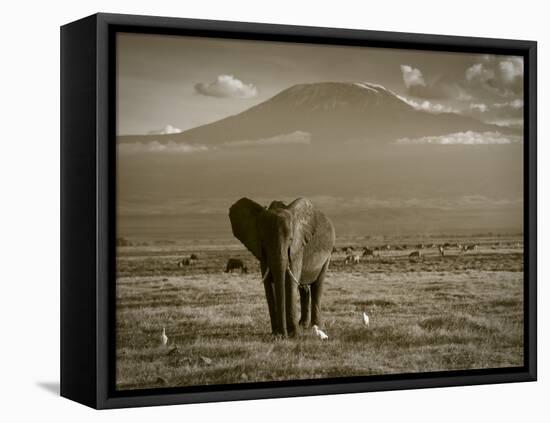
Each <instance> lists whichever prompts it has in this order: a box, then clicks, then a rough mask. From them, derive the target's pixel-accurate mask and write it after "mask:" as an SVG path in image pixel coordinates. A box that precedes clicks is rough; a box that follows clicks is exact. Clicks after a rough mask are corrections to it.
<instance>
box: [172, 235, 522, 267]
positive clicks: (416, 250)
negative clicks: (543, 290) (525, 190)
mask: <svg viewBox="0 0 550 423" xmlns="http://www.w3.org/2000/svg"><path fill="white" fill-rule="evenodd" d="M506 246H508V247H511V248H520V247H521V246H522V245H521V244H520V243H508V244H505V243H503V242H496V243H494V244H492V245H490V248H491V249H496V248H502V247H506ZM429 248H431V249H436V250H437V252H438V253H439V256H440V257H445V254H446V251H447V250H449V249H455V250H458V252H459V253H461V254H465V253H467V252H470V251H476V250H477V249H478V248H479V244H478V243H471V244H459V243H458V242H445V243H442V244H435V243H430V244H424V243H418V244H395V245H390V244H382V245H377V246H373V247H369V246H364V247H363V248H362V249H361V247H358V246H353V245H346V246H344V247H339V248H337V247H333V248H332V254H333V256H334V255H336V254H338V253H339V252H342V253H344V264H346V265H357V264H360V263H361V261H362V260H369V259H380V255H379V253H380V252H382V251H406V250H411V249H413V251H411V252H410V253H408V254H407V256H408V258H409V260H410V261H417V260H420V259H423V257H424V256H423V254H422V250H425V249H429ZM407 256H406V257H407ZM198 262H199V257H198V255H197V254H194V253H193V254H190V255H189V256H187V257H183V258H181V259H180V260H178V262H177V265H178V267H179V268H184V267H188V266H194V265H196V264H197V263H198ZM235 271H240V273H241V274H246V273H248V266H247V265H246V263H245V261H244V260H243V259H240V258H234V257H231V258H229V259H227V262H226V265H225V270H224V272H225V273H233V272H235Z"/></svg>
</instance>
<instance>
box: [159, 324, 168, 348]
mask: <svg viewBox="0 0 550 423" xmlns="http://www.w3.org/2000/svg"><path fill="white" fill-rule="evenodd" d="M160 344H161V345H166V344H168V337H167V336H166V329H165V328H162V335H160Z"/></svg>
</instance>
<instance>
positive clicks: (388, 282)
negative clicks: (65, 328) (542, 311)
mask: <svg viewBox="0 0 550 423" xmlns="http://www.w3.org/2000/svg"><path fill="white" fill-rule="evenodd" d="M195 251H197V250H195ZM198 252H199V264H198V265H197V266H193V267H189V268H183V269H179V268H177V266H175V262H176V260H177V258H178V257H180V256H181V255H182V254H183V253H184V252H182V251H177V248H176V247H173V248H172V249H165V250H163V251H157V250H154V249H152V248H147V247H140V248H134V249H127V248H126V249H121V254H120V255H119V261H118V272H119V276H118V279H117V379H116V381H117V387H118V388H119V389H136V388H150V387H160V386H190V385H207V384H221V383H239V382H257V381H273V380H295V379H312V378H323V377H340V376H357V375H373V374H389V373H411V372H426V371H439V370H456V369H479V368H494V367H509V366H521V365H522V364H523V273H522V271H523V262H522V256H521V251H518V250H498V251H495V250H494V249H492V250H484V249H481V250H480V251H478V252H475V253H468V254H467V255H464V256H460V255H455V256H449V257H442V258H440V257H438V256H437V254H435V253H434V254H431V253H430V254H428V255H427V257H426V258H425V259H424V260H423V261H419V262H412V263H411V262H410V261H409V260H408V259H407V258H406V255H407V253H406V252H395V253H387V254H386V253H385V255H384V256H383V257H381V258H380V259H374V260H372V259H371V260H370V261H369V262H363V263H361V264H360V265H357V266H345V265H344V264H343V263H342V257H340V256H338V255H336V257H335V258H334V261H333V263H332V266H331V271H330V272H329V274H328V279H327V281H326V289H325V292H324V297H323V317H324V324H323V329H324V330H325V331H326V332H327V334H328V335H329V340H328V341H320V340H319V339H317V338H315V337H314V335H313V333H312V332H311V331H310V330H308V331H306V332H304V333H301V334H300V335H299V337H298V338H297V339H274V338H273V337H272V336H271V335H270V334H269V332H270V325H269V321H268V313H267V305H266V303H265V298H264V293H263V286H262V285H261V283H260V279H259V271H258V270H256V267H257V266H254V262H253V260H252V259H251V258H250V256H248V255H247V253H245V252H243V251H241V250H238V251H228V250H226V249H219V250H216V249H215V248H208V249H204V250H201V251H198ZM230 256H233V257H243V258H245V259H246V260H247V261H248V262H249V264H250V265H251V267H250V268H251V269H253V270H252V271H251V273H250V274H248V275H240V274H225V273H222V270H223V268H224V265H225V261H226V260H227V258H228V257H230ZM363 311H367V313H368V314H369V316H370V318H371V327H370V328H368V329H367V328H365V327H363V325H362V312H363ZM163 326H165V327H166V333H167V335H168V337H169V345H168V346H167V347H162V346H160V345H159V338H160V333H161V330H162V327H163Z"/></svg>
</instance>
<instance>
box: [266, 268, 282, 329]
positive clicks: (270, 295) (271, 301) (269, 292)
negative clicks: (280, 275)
mask: <svg viewBox="0 0 550 423" xmlns="http://www.w3.org/2000/svg"><path fill="white" fill-rule="evenodd" d="M264 289H265V298H266V300H267V308H268V310H269V319H270V320H271V333H272V334H273V335H276V334H277V333H279V330H278V326H277V314H276V312H275V294H274V292H273V282H272V281H271V278H270V277H268V278H267V279H266V280H265V281H264Z"/></svg>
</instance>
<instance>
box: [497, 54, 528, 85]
mask: <svg viewBox="0 0 550 423" xmlns="http://www.w3.org/2000/svg"><path fill="white" fill-rule="evenodd" d="M499 68H500V73H501V75H502V79H503V81H504V82H505V83H506V84H514V83H515V81H516V79H518V78H521V79H523V58H521V57H510V58H509V59H508V60H504V61H501V62H500V63H499Z"/></svg>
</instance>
